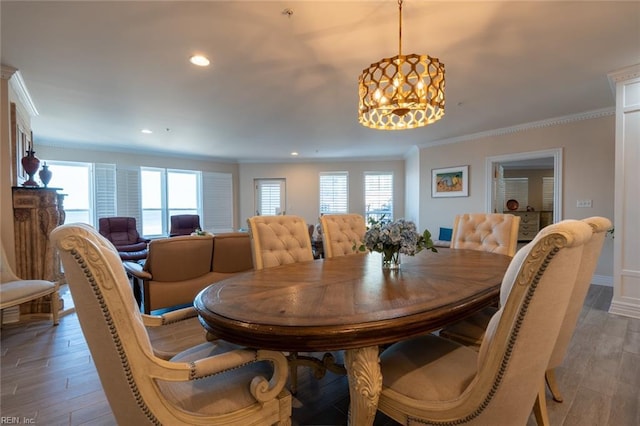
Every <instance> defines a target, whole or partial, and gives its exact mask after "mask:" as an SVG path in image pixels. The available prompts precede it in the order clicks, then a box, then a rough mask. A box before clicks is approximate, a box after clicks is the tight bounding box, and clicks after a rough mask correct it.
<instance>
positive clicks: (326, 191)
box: [320, 172, 349, 214]
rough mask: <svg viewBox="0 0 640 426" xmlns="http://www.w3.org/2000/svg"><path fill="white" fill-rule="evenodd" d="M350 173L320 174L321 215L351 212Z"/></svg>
mask: <svg viewBox="0 0 640 426" xmlns="http://www.w3.org/2000/svg"><path fill="white" fill-rule="evenodd" d="M348 180H349V173H348V172H322V173H320V214H340V213H348V211H349V205H348V200H349V191H348Z"/></svg>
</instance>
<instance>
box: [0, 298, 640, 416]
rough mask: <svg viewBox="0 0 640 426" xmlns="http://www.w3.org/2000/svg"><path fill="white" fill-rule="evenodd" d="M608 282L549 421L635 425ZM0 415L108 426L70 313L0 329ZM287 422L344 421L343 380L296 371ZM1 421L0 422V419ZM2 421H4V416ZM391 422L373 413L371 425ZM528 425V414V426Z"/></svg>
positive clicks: (635, 356) (584, 323) (634, 348)
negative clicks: (290, 415)
mask: <svg viewBox="0 0 640 426" xmlns="http://www.w3.org/2000/svg"><path fill="white" fill-rule="evenodd" d="M611 296H612V289H611V288H610V287H603V286H592V287H591V289H590V292H589V295H588V296H587V300H586V303H585V307H584V309H583V311H582V314H581V317H580V323H579V325H578V328H577V330H576V332H575V334H574V338H573V340H572V344H571V347H570V350H569V354H568V356H567V358H566V360H565V362H564V364H563V366H562V367H561V368H559V369H558V370H557V376H558V381H559V383H560V386H561V388H562V390H563V392H564V398H565V401H564V403H562V404H558V403H555V402H553V401H552V400H551V399H550V398H547V401H548V402H547V404H548V407H549V415H550V419H551V424H552V425H579V426H589V425H594V426H595V425H598V426H607V425H608V426H627V425H628V426H636V425H640V408H639V406H640V320H637V319H631V318H626V317H620V316H616V315H611V314H609V313H607V310H608V308H609V304H610V301H611ZM0 348H1V370H0V374H1V376H0V385H1V398H0V415H1V416H2V418H0V420H2V419H3V418H5V417H14V416H15V417H19V418H20V423H21V424H25V423H28V422H29V421H31V420H33V421H32V422H31V423H32V424H38V425H114V424H115V420H114V417H113V415H112V413H111V409H110V408H109V404H108V403H107V401H106V398H105V395H104V393H103V391H102V387H101V385H100V381H99V379H98V376H97V373H96V370H95V367H94V365H93V362H92V359H91V355H90V353H89V350H88V348H87V345H86V343H85V340H84V337H83V335H82V332H81V330H80V326H79V324H78V318H77V316H76V315H75V314H69V315H66V316H64V317H63V318H62V319H61V321H60V325H59V326H58V327H53V326H51V323H50V321H47V320H33V319H32V320H29V321H25V322H22V323H20V324H10V325H5V326H4V327H3V328H2V331H1V347H0ZM299 374H300V376H301V377H300V382H299V391H298V394H297V395H296V398H295V399H294V402H293V405H294V409H293V419H292V420H293V421H292V423H293V425H294V426H296V425H345V424H346V419H347V414H346V412H347V407H348V401H349V398H348V393H349V392H348V387H347V381H346V378H345V377H343V376H336V375H333V374H331V373H328V374H327V376H326V377H325V378H323V379H322V380H320V381H316V380H314V379H313V378H311V376H310V374H309V373H308V371H307V370H305V369H302V368H301V369H300V373H299ZM0 423H2V421H0ZM4 423H6V420H5V421H4ZM395 424H396V423H395V422H393V421H391V420H390V419H388V418H387V417H385V416H383V415H381V414H380V413H378V416H377V417H376V422H375V425H376V426H392V425H395ZM529 425H531V426H534V425H535V420H533V418H530V419H529V422H528V424H527V426H529Z"/></svg>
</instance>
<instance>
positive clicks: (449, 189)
mask: <svg viewBox="0 0 640 426" xmlns="http://www.w3.org/2000/svg"><path fill="white" fill-rule="evenodd" d="M431 196H432V197H434V198H438V197H468V196H469V166H456V167H447V168H444V169H432V170H431Z"/></svg>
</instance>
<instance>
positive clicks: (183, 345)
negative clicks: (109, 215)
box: [75, 223, 216, 359]
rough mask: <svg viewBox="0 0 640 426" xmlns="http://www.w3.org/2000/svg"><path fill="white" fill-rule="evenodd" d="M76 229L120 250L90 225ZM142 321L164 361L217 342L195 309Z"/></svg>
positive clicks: (182, 310) (93, 239) (144, 315)
mask: <svg viewBox="0 0 640 426" xmlns="http://www.w3.org/2000/svg"><path fill="white" fill-rule="evenodd" d="M75 225H76V226H78V227H81V228H85V229H87V230H88V233H87V234H86V238H88V239H90V240H91V241H92V242H94V243H95V244H97V245H99V246H101V247H104V248H105V249H111V250H115V251H117V250H118V249H117V248H116V247H115V246H114V245H113V243H112V242H111V241H109V240H108V239H106V238H100V236H98V234H96V233H95V232H94V231H95V228H93V227H92V226H91V225H88V224H86V223H76V224H75ZM134 279H135V278H134ZM141 318H142V323H143V324H144V326H145V327H146V329H147V333H148V334H149V340H151V346H153V352H154V353H155V355H156V356H157V357H160V358H162V359H170V358H171V357H173V356H175V355H176V354H178V353H179V352H182V351H184V350H186V349H189V348H191V347H193V346H196V345H199V344H200V343H204V342H206V341H212V340H215V339H216V337H215V336H213V334H211V333H209V332H207V331H206V330H205V329H204V327H202V324H200V321H199V319H198V313H197V312H196V310H195V308H194V307H193V306H189V307H185V308H180V309H175V310H172V311H170V312H165V313H164V314H161V315H149V314H141Z"/></svg>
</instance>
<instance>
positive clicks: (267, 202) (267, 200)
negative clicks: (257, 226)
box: [255, 179, 286, 216]
mask: <svg viewBox="0 0 640 426" xmlns="http://www.w3.org/2000/svg"><path fill="white" fill-rule="evenodd" d="M255 183H256V214H257V215H260V216H275V215H279V214H286V212H285V202H284V200H285V180H284V179H256V180H255Z"/></svg>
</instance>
